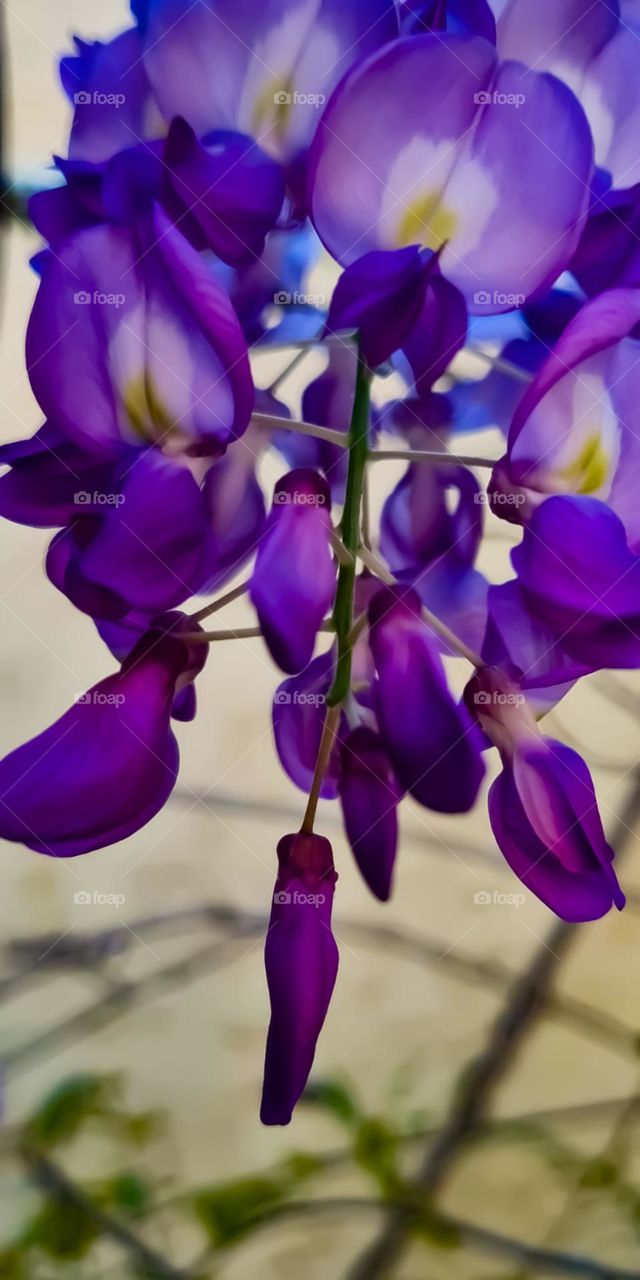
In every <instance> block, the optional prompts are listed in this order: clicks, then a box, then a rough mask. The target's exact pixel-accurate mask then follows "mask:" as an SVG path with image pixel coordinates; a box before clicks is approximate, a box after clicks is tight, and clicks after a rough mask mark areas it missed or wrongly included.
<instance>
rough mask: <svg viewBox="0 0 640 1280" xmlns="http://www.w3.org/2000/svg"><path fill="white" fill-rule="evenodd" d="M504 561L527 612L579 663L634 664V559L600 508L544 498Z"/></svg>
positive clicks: (592, 502)
mask: <svg viewBox="0 0 640 1280" xmlns="http://www.w3.org/2000/svg"><path fill="white" fill-rule="evenodd" d="M511 558H512V562H513V566H514V568H515V570H516V573H517V575H518V583H519V586H520V589H521V591H522V593H523V598H524V600H525V602H526V605H527V607H528V608H529V609H530V610H531V611H532V612H533V614H534V616H535V617H536V618H539V619H540V620H541V621H542V622H543V623H544V624H545V625H547V626H548V627H549V628H550V629H551V631H552V633H553V634H555V636H556V637H557V639H558V642H559V643H560V645H561V647H562V648H564V649H565V650H566V652H567V653H568V654H569V655H571V656H572V657H573V658H575V659H576V660H577V662H578V663H584V664H586V665H587V666H589V667H591V669H592V670H598V669H600V668H603V667H605V668H606V667H623V668H624V667H636V666H638V665H639V663H640V559H639V558H638V557H637V556H635V555H634V554H633V553H632V552H631V551H630V550H629V548H628V546H627V540H626V537H625V530H624V526H623V524H622V523H621V521H620V520H619V518H618V517H617V516H616V515H615V514H614V513H613V511H610V510H609V508H608V507H607V506H605V504H604V503H602V502H598V501H597V500H596V499H594V498H562V497H558V498H549V499H548V500H547V501H546V502H544V503H543V504H542V505H541V506H540V507H538V509H537V511H535V513H534V515H533V517H532V519H531V521H530V523H529V525H528V526H527V528H526V529H525V534H524V538H523V541H522V543H521V544H520V546H518V547H516V548H515V549H514V550H513V552H512V556H511Z"/></svg>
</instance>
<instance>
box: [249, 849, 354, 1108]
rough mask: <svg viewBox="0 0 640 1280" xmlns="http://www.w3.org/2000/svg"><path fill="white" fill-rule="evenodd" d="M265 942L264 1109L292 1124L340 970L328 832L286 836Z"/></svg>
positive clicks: (334, 881)
mask: <svg viewBox="0 0 640 1280" xmlns="http://www.w3.org/2000/svg"><path fill="white" fill-rule="evenodd" d="M278 866H279V870H278V878H277V881H276V887H275V893H274V895H273V905H272V908H271V917H270V920H269V929H268V932H267V940H266V944H265V964H266V970H267V983H268V986H269V998H270V1001H271V1022H270V1024H269V1034H268V1036H267V1051H266V1058H265V1068H264V1086H263V1093H262V1107H261V1111H260V1117H261V1119H262V1122H263V1124H288V1123H289V1121H290V1119H291V1115H292V1112H293V1109H294V1107H295V1105H296V1103H297V1102H298V1099H299V1098H300V1096H301V1095H302V1093H303V1091H304V1087H305V1085H306V1083H307V1079H308V1077H309V1072H310V1071H311V1067H312V1064H313V1059H314V1055H315V1049H316V1042H317V1039H318V1036H319V1035H320V1032H321V1030H322V1026H323V1023H324V1020H325V1017H326V1014H327V1009H328V1008H329V1002H330V1000H331V996H332V994H333V988H334V986H335V981H336V976H337V973H338V948H337V946H336V943H335V940H334V937H333V934H332V932H331V908H332V905H333V893H334V887H335V883H336V880H337V875H336V872H335V870H334V866H333V853H332V849H331V845H330V844H329V841H328V840H325V839H324V838H323V837H322V836H318V835H306V834H304V833H302V832H300V833H299V834H298V835H291V836H283V838H282V840H281V841H280V843H279V845H278Z"/></svg>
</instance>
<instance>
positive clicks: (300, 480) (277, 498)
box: [273, 467, 331, 511]
mask: <svg viewBox="0 0 640 1280" xmlns="http://www.w3.org/2000/svg"><path fill="white" fill-rule="evenodd" d="M273 506H274V511H275V510H277V509H278V508H279V507H291V506H293V507H298V508H300V510H302V511H304V510H307V509H310V508H311V509H314V508H318V507H319V508H320V509H321V510H324V511H330V510H331V492H330V489H329V485H328V484H327V481H326V480H325V478H324V476H323V475H321V474H320V472H319V471H312V470H311V469H310V468H308V467H299V468H298V469H297V470H295V471H289V473H288V474H287V475H286V476H283V477H282V479H281V480H279V481H278V483H277V485H276V487H275V490H274V494H273Z"/></svg>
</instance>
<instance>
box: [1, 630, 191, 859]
mask: <svg viewBox="0 0 640 1280" xmlns="http://www.w3.org/2000/svg"><path fill="white" fill-rule="evenodd" d="M205 656H206V655H205ZM197 661H198V664H199V665H201V663H202V661H203V657H202V656H201V655H198V657H197ZM193 663H194V658H193V655H192V653H191V652H190V649H189V647H188V646H187V645H186V644H183V643H182V642H181V641H180V640H179V639H178V638H177V635H173V634H172V635H168V634H166V633H165V634H163V633H162V632H158V631H150V632H148V633H147V635H146V636H144V637H143V638H142V639H141V640H140V642H139V643H138V644H137V645H136V647H135V648H134V650H133V652H132V653H131V655H130V656H129V658H127V660H126V661H125V663H124V664H123V666H122V669H121V671H120V672H119V673H118V674H117V675H113V676H108V677H107V679H106V680H101V681H100V683H99V684H97V685H94V686H93V687H92V688H91V689H89V690H88V692H87V693H84V694H82V695H80V696H79V697H78V699H77V700H76V702H75V703H74V705H73V706H72V707H71V708H70V710H69V711H67V712H65V714H64V715H63V716H61V717H60V719H59V720H56V722H55V724H52V725H51V727H50V728H49V729H45V730H44V732H43V733H41V734H39V735H38V736H37V737H36V738H33V739H32V741H31V742H27V743H25V745H24V746H22V747H18V749H17V750H16V751H13V752H11V754H10V755H8V756H6V757H5V759H4V760H3V761H2V762H1V763H0V835H1V836H3V837H4V839H6V840H17V841H20V842H22V843H23V844H26V845H27V846H28V847H29V848H30V849H35V851H36V852H37V853H46V854H50V855H51V856H52V857H56V858H69V857H74V856H75V855H76V854H80V853H88V852H89V851H90V850H92V849H99V848H103V847H104V846H105V845H110V844H115V843H116V842H117V841H119V840H124V839H125V838H126V837H127V836H130V835H132V834H133V832H134V831H138V830H139V829H140V828H141V827H143V826H144V825H145V824H146V823H147V822H149V821H150V820H151V818H153V817H154V816H155V814H156V813H158V811H159V810H160V809H161V808H162V806H163V805H164V804H165V803H166V801H167V799H168V797H169V796H170V794H171V792H172V790H173V787H174V784H175V781H176V777H177V773H178V764H179V753H178V744H177V742H176V739H175V737H174V735H173V733H172V732H171V728H170V716H171V710H172V704H173V700H174V697H175V695H176V692H179V690H180V689H181V688H182V687H186V686H185V685H184V684H183V677H186V679H187V681H188V680H189V679H191V678H192V676H193V674H195V669H194V666H193Z"/></svg>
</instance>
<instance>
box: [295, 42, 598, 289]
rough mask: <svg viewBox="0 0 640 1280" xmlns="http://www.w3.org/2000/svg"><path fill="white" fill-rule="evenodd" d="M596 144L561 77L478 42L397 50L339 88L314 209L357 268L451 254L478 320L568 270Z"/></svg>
mask: <svg viewBox="0 0 640 1280" xmlns="http://www.w3.org/2000/svg"><path fill="white" fill-rule="evenodd" d="M592 151H593V144H592V140H591V135H590V131H589V128H588V125H587V122H586V119H585V117H584V114H583V112H582V110H581V108H580V106H579V105H578V103H577V101H576V99H575V98H574V96H573V94H572V93H571V92H570V91H569V90H568V89H567V88H566V87H565V86H564V85H562V84H561V83H560V82H559V81H558V80H556V79H553V78H552V77H549V76H546V75H538V74H537V73H536V72H533V71H530V70H528V69H527V68H526V67H524V66H522V65H520V64H518V63H514V62H506V63H500V62H499V61H498V60H497V57H496V52H495V49H494V48H493V46H492V45H490V44H489V43H488V42H487V41H484V40H481V39H478V38H477V37H465V36H449V35H444V36H440V35H435V34H434V35H427V34H425V35H417V36H411V37H407V38H405V39H401V40H398V41H395V42H393V43H392V44H390V45H388V46H387V47H386V48H385V49H383V50H381V51H380V53H378V54H376V55H374V56H373V57H371V58H369V59H367V60H366V61H364V62H363V63H361V64H360V65H359V66H358V67H357V68H356V69H355V70H354V71H353V72H352V73H351V74H350V75H349V76H347V77H346V79H345V80H344V81H343V83H342V84H341V85H340V86H339V88H338V89H337V91H336V93H335V94H334V96H333V97H332V99H331V101H330V102H329V104H328V106H327V108H326V110H325V112H324V114H323V117H322V120H321V122H320V126H319V128H318V130H317V133H316V136H315V139H314V142H313V145H312V148H311V156H310V165H309V169H310V172H309V193H310V194H309V203H310V209H311V216H312V218H313V221H314V224H315V226H316V228H317V230H318V233H319V235H320V236H321V238H322V240H323V241H324V243H325V244H326V246H327V248H328V249H329V250H330V252H331V253H332V254H333V256H334V257H335V258H337V259H338V261H340V262H342V263H343V265H345V266H348V265H350V264H351V263H353V262H355V261H356V259H357V258H359V257H361V256H362V255H363V254H366V253H369V252H372V251H374V250H381V249H385V250H394V249H395V250H398V249H403V248H405V247H409V246H412V245H421V246H423V247H426V248H430V249H433V250H441V255H440V267H441V270H442V273H443V275H444V276H446V278H447V279H448V280H451V281H452V282H453V283H454V284H455V285H456V286H457V287H458V288H459V289H460V290H461V291H462V293H463V294H464V295H465V296H466V298H467V300H468V302H469V304H470V306H471V309H472V310H475V311H479V312H480V313H481V314H490V313H491V312H500V311H507V310H509V309H511V308H513V307H514V306H517V305H519V304H520V303H521V302H523V301H524V299H525V298H526V297H528V296H529V295H530V294H531V293H532V292H533V291H534V290H538V289H541V288H542V287H543V286H544V285H550V284H551V283H553V281H554V280H555V278H556V276H557V275H558V273H559V272H560V271H561V270H562V269H563V267H565V266H566V265H567V263H568V262H569V259H570V257H571V254H572V252H573V250H574V249H575V247H576V245H577V242H578V238H579V234H580V230H581V228H582V225H583V222H584V218H585V215H586V212H587V202H588V195H589V184H590V181H591V171H592Z"/></svg>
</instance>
